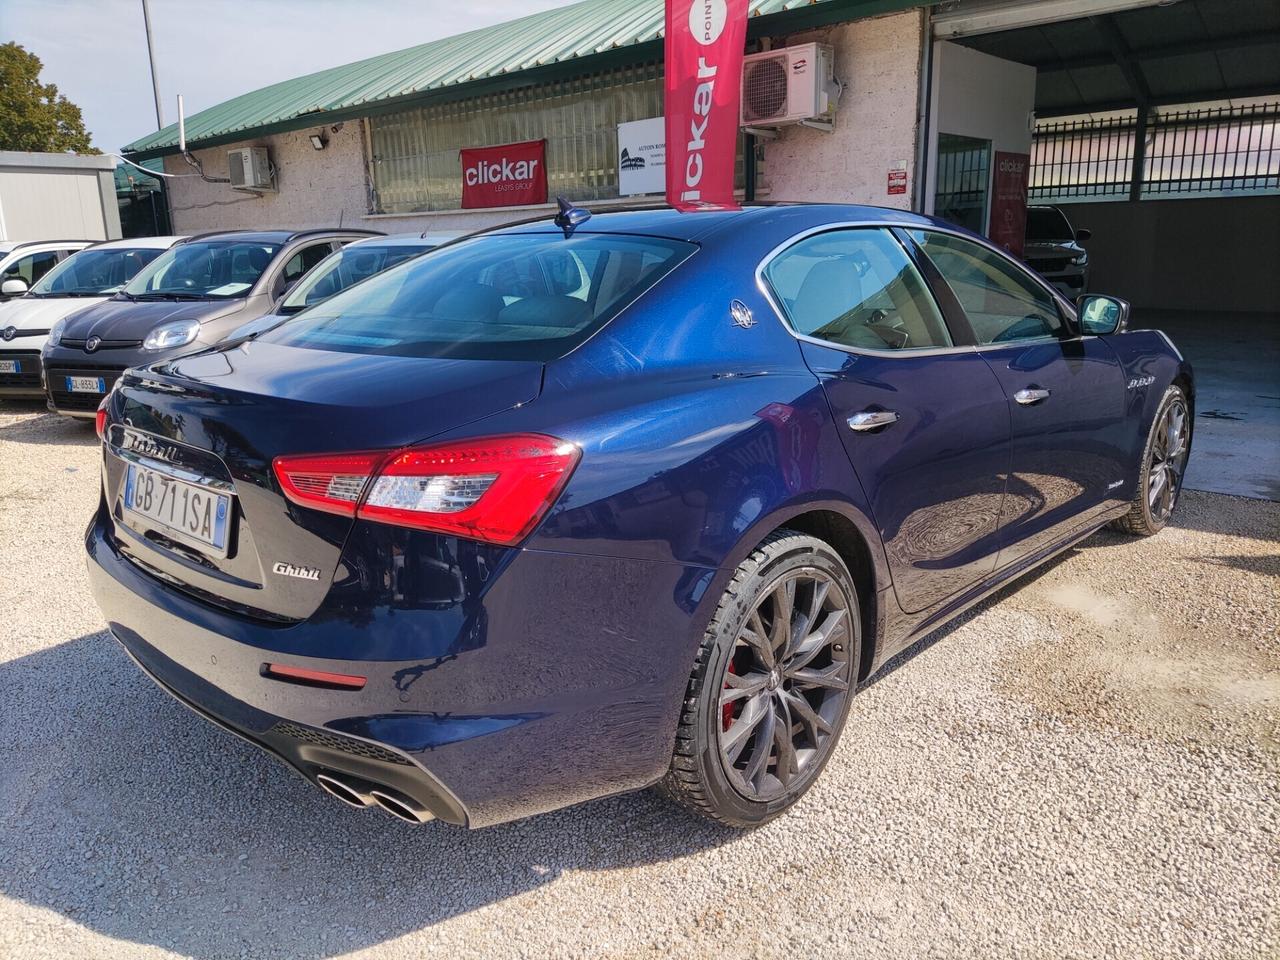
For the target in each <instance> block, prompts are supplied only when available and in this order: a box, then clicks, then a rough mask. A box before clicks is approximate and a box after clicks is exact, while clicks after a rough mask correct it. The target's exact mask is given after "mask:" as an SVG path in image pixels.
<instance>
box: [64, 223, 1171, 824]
mask: <svg viewBox="0 0 1280 960" xmlns="http://www.w3.org/2000/svg"><path fill="white" fill-rule="evenodd" d="M833 223H842V224H849V223H876V224H887V225H894V224H902V225H913V226H927V225H930V224H933V223H935V222H934V221H931V220H929V219H927V218H923V217H919V216H916V215H913V214H906V213H901V212H897V211H887V210H879V209H876V208H864V207H834V206H820V205H819V206H797V207H776V208H752V209H748V210H746V211H742V212H727V213H715V214H706V215H696V216H689V215H684V216H682V215H678V214H675V213H673V212H671V211H648V212H638V213H620V214H611V215H600V216H597V217H595V218H593V219H592V220H591V221H589V222H588V224H587V225H585V226H584V227H582V228H580V229H581V230H582V231H584V232H588V231H591V230H598V231H606V232H609V231H612V232H618V233H631V234H641V235H648V236H655V237H669V238H673V239H679V240H688V241H692V242H694V243H697V244H698V246H699V248H698V250H697V252H696V253H694V254H693V255H692V256H690V257H689V258H688V259H687V260H686V261H685V262H683V263H682V264H681V265H680V266H679V267H678V268H676V269H675V270H674V271H672V272H671V273H669V274H668V275H666V276H665V277H664V278H663V279H661V280H659V281H658V282H657V283H656V284H655V285H653V286H652V287H651V288H649V289H648V290H647V291H646V292H645V293H643V295H641V296H640V297H639V299H638V300H636V301H635V302H634V303H632V304H631V305H630V306H629V307H627V308H626V309H625V310H623V311H622V313H621V314H619V315H618V316H616V317H614V318H613V319H612V320H611V321H610V322H609V323H607V324H606V325H605V326H604V327H603V328H602V329H600V330H599V331H598V332H596V333H595V334H594V335H593V336H592V337H591V338H590V339H588V340H587V341H586V342H584V343H582V344H581V345H580V346H578V347H577V348H576V349H574V350H572V351H571V352H569V353H568V354H567V355H565V356H562V357H559V358H557V359H553V360H550V361H548V362H546V363H540V362H535V361H497V360H491V361H478V360H452V361H448V360H423V359H406V358H401V357H390V356H379V355H376V354H360V355H354V354H339V353H327V352H325V351H319V350H301V349H293V348H286V347H280V346H277V345H274V344H270V343H260V342H245V343H240V344H237V345H236V346H234V347H231V348H227V349H221V350H219V349H214V350H211V351H206V352H204V353H201V354H196V355H194V356H191V357H186V358H182V359H179V360H176V361H171V362H166V363H162V364H157V365H154V366H153V367H152V368H150V369H147V370H142V371H134V372H131V373H129V374H127V375H126V376H125V377H124V378H123V380H122V381H121V383H120V385H119V386H118V387H117V389H116V390H115V392H114V393H113V394H112V395H111V398H110V401H109V407H108V424H109V427H108V434H107V440H108V442H107V445H106V448H105V449H104V454H103V475H104V485H103V490H104V493H103V499H102V502H101V504H100V507H99V510H98V513H97V515H96V516H95V518H94V520H93V522H92V523H91V524H90V527H89V530H88V531H87V534H86V546H87V549H88V553H89V560H90V563H89V567H90V573H91V581H92V584H93V589H94V593H95V596H96V598H97V600H98V602H99V604H100V605H101V607H102V609H103V611H104V614H105V615H106V617H107V620H108V623H109V624H110V626H111V629H112V631H113V633H114V634H115V635H116V637H117V638H118V639H119V640H120V641H121V642H122V643H123V644H124V646H125V647H126V648H127V649H129V651H130V652H131V653H132V654H133V655H134V657H135V658H136V659H137V660H138V661H139V662H140V663H142V664H143V666H144V668H145V669H147V670H148V672H149V673H151V674H152V675H153V676H155V677H156V678H157V679H158V680H159V681H160V682H161V683H162V685H164V686H165V687H166V688H167V689H169V690H170V691H171V692H173V693H175V695H177V696H179V697H180V698H181V699H183V700H184V701H186V702H188V703H189V705H191V706H193V707H194V708H195V709H197V710H199V711H201V712H202V713H204V714H206V715H208V716H210V717H212V718H213V719H215V720H217V721H218V722H221V723H223V724H225V725H227V726H230V727H231V728H233V729H235V730H236V731H237V732H239V733H241V734H242V735H245V736H248V737H249V738H250V739H252V740H254V741H255V742H258V743H260V744H262V745H264V746H266V747H268V749H271V750H272V751H273V752H275V753H277V754H278V755H280V756H281V757H282V758H284V759H285V760H286V761H287V762H289V763H290V764H291V765H293V766H294V767H295V768H296V769H298V770H299V771H300V772H302V773H303V774H304V775H307V776H311V775H312V774H313V773H314V770H315V769H317V768H319V767H324V768H325V769H339V770H346V771H349V772H351V773H352V774H353V775H360V776H366V777H369V778H371V779H372V778H375V776H384V777H385V778H387V782H389V783H394V784H397V785H398V788H399V789H402V790H403V791H404V792H406V793H411V794H412V793H413V792H414V791H415V790H417V791H419V792H418V793H417V794H415V795H416V796H419V797H420V798H421V799H422V801H423V802H424V803H426V804H428V805H429V806H431V807H432V809H434V810H435V811H436V813H437V815H438V816H441V817H443V818H445V819H451V820H453V821H455V822H465V823H467V824H469V825H472V826H479V825H484V824H489V823H495V822H500V821H503V820H508V819H512V818H514V817H518V816H525V815H529V814H531V813H537V812H540V811H544V810H550V809H553V808H555V807H558V806H562V805H564V804H567V803H573V802H577V801H580V800H585V799H589V798H591V797H597V796H602V795H605V794H609V793H614V792H619V791H623V790H630V789H634V788H638V787H642V786H645V785H647V784H650V783H653V782H654V781H655V780H657V779H658V778H659V777H660V776H661V775H662V774H663V772H664V771H665V770H666V768H667V765H668V763H669V761H670V756H671V747H672V741H673V737H674V733H675V727H676V723H677V719H678V715H679V711H680V705H681V702H682V700H683V698H684V696H685V692H686V684H687V680H688V677H689V673H690V669H691V666H692V664H693V659H694V656H695V652H696V650H697V647H698V645H699V642H700V640H701V638H702V636H703V632H704V631H705V629H706V627H707V624H708V623H709V622H710V620H711V618H712V616H713V614H714V612H715V609H716V606H717V604H718V603H719V600H720V597H721V594H722V592H723V590H724V588H725V586H726V585H727V583H728V582H729V580H730V578H731V577H732V575H733V572H734V570H735V568H736V567H737V565H738V564H739V563H740V562H741V561H742V560H743V559H744V558H745V557H746V556H747V555H748V554H749V553H750V552H751V551H752V550H754V549H755V548H756V546H757V545H758V544H759V543H760V542H761V541H762V540H764V539H765V537H767V536H768V535H769V534H770V533H771V532H772V531H774V530H777V529H779V528H780V527H785V526H787V525H788V524H793V523H799V524H802V525H807V527H806V529H818V528H820V527H821V526H822V525H823V524H826V525H827V526H830V527H832V528H833V529H834V528H838V529H840V530H842V531H845V546H846V548H848V544H849V543H853V542H855V541H856V544H857V547H856V550H855V553H854V554H850V555H849V557H848V559H849V560H850V563H851V566H854V567H856V569H855V570H854V572H855V574H856V575H857V576H859V577H860V579H861V582H860V587H861V590H860V603H861V606H862V607H863V610H862V612H863V623H862V628H863V645H864V649H863V658H862V664H863V674H864V675H866V674H867V673H869V672H870V671H872V670H874V669H876V667H878V666H879V665H880V664H881V663H883V662H884V660H885V658H886V657H888V656H891V655H892V653H894V652H895V651H896V650H898V649H900V648H901V647H902V646H903V645H905V644H906V643H909V642H910V641H911V640H912V639H913V638H915V637H917V636H919V635H921V633H922V632H924V631H926V630H927V629H930V628H931V627H932V626H933V625H936V624H937V623H939V622H941V621H942V620H944V619H946V618H947V617H949V616H952V615H954V614H955V613H956V612H958V611H960V610H962V609H964V608H965V607H966V606H968V605H971V604H972V603H974V602H976V601H977V600H978V599H980V598H981V597H982V596H984V595H986V594H987V593H990V592H991V591H992V590H994V589H996V588H997V587H998V586H999V585H1001V584H1002V583H1004V582H1007V580H1008V578H1010V577H1012V576H1014V575H1016V573H1018V572H1020V571H1021V570H1023V569H1026V568H1027V566H1029V565H1031V564H1034V563H1035V562H1038V561H1039V560H1040V559H1043V558H1044V557H1046V556H1048V555H1051V554H1052V553H1053V552H1056V551H1057V550H1060V549H1062V548H1064V547H1065V546H1067V545H1069V544H1070V543H1071V542H1074V541H1075V540H1078V539H1079V537H1081V536H1083V535H1084V534H1086V533H1088V532H1089V531H1091V530H1093V529H1096V528H1097V527H1098V526H1100V525H1101V524H1103V523H1105V522H1106V521H1107V520H1109V519H1111V518H1113V517H1115V516H1117V515H1119V514H1120V513H1122V512H1123V511H1124V510H1125V509H1126V506H1127V502H1128V500H1129V499H1131V498H1132V496H1133V494H1134V490H1135V485H1136V482H1137V471H1138V458H1139V452H1140V450H1141V445H1142V443H1143V442H1144V441H1145V437H1146V434H1147V430H1148V428H1149V426H1150V423H1151V419H1152V417H1153V416H1154V414H1155V405H1156V404H1158V402H1159V398H1160V397H1161V396H1162V395H1163V392H1164V390H1165V388H1166V387H1167V386H1168V385H1169V384H1170V383H1172V382H1174V380H1175V379H1179V380H1180V381H1181V382H1184V383H1185V384H1186V387H1187V391H1188V393H1189V394H1190V393H1191V392H1192V391H1191V380H1190V369H1189V368H1188V367H1187V366H1186V365H1185V363H1183V362H1182V361H1181V359H1180V358H1179V357H1178V356H1177V354H1176V351H1174V350H1172V349H1171V347H1170V345H1169V344H1168V342H1167V341H1166V340H1164V339H1163V337H1162V336H1161V335H1159V334H1149V333H1126V334H1118V335H1114V336H1110V337H1088V338H1071V339H1068V340H1065V341H1056V340H1055V341H1052V342H1045V341H1036V342H1027V343H1021V344H1011V345H1006V346H1000V347H997V348H985V349H978V348H967V349H957V350H953V351H941V352H936V353H927V352H926V353H924V354H920V355H912V354H910V353H903V354H902V355H900V356H885V355H879V354H869V353H859V352H858V351H854V350H847V349H842V348H837V347H834V346H827V345H823V344H820V343H817V342H814V341H809V340H802V339H799V338H797V337H796V336H794V335H793V334H792V333H791V332H790V331H789V330H788V329H787V327H786V325H785V323H784V322H783V319H782V318H781V317H780V316H779V315H778V314H777V312H776V311H775V309H774V307H773V305H772V303H771V301H770V299H769V297H768V295H767V293H766V291H765V289H763V288H762V286H761V285H760V284H759V283H757V280H756V275H755V270H756V267H757V265H758V264H759V263H760V262H761V260H762V259H763V258H765V257H766V256H767V255H768V254H769V253H770V252H771V251H773V250H775V249H776V248H778V247H779V245H781V244H783V243H785V242H786V241H787V240H788V238H791V237H793V236H795V235H797V234H799V233H801V232H803V231H806V230H811V229H813V228H815V227H822V226H824V225H827V224H833ZM947 229H954V228H950V227H948V228H947ZM504 232H521V233H528V232H537V233H547V234H552V235H554V234H558V233H559V232H560V231H559V228H555V227H552V226H550V225H549V224H545V223H540V224H525V225H517V226H514V227H510V228H507V230H506V231H504ZM733 300H738V301H740V303H741V304H742V306H744V307H745V308H746V310H747V311H749V315H750V318H749V322H747V323H739V322H735V320H734V319H732V318H731V316H730V313H729V311H728V305H729V303H730V302H731V301H733ZM1139 382H1141V384H1142V385H1140V386H1139V385H1137V384H1138V383H1139ZM1028 385H1039V386H1043V387H1044V388H1046V389H1049V390H1050V391H1051V394H1052V398H1051V400H1052V402H1047V403H1045V404H1043V405H1042V406H1035V407H1028V406H1023V405H1020V404H1018V403H1017V402H1016V401H1015V400H1014V398H1013V394H1014V393H1016V391H1017V390H1019V389H1021V388H1023V387H1025V386H1028ZM867 408H884V409H894V410H895V411H897V412H898V413H899V415H900V420H899V422H898V423H896V424H894V425H893V426H892V427H890V428H888V429H885V430H883V431H881V432H874V433H858V434H855V433H853V432H852V431H850V430H849V429H848V427H847V426H846V425H845V421H846V420H847V418H848V417H849V416H850V415H851V414H852V413H855V412H858V411H861V410H864V409H867ZM126 428H127V429H129V430H134V431H142V432H143V433H146V434H149V435H154V436H156V437H159V438H163V439H168V440H171V441H173V443H174V448H173V449H172V450H171V451H169V455H170V456H171V457H172V458H175V462H177V461H178V460H181V459H182V458H187V459H189V460H190V461H191V463H190V464H189V465H190V467H191V468H192V469H196V468H198V469H199V470H200V472H202V473H204V474H206V475H210V476H216V477H221V478H223V479H224V480H225V482H227V483H229V484H233V485H234V489H235V492H236V495H237V497H238V498H239V502H240V510H241V514H242V515H241V517H240V520H239V527H238V530H237V531H236V534H237V535H238V536H239V537H240V543H241V546H240V549H239V550H238V551H237V552H236V553H235V554H234V555H233V556H232V557H231V558H229V559H228V561H227V562H226V563H225V564H224V565H223V567H221V568H218V569H213V568H211V567H210V566H209V565H202V564H201V563H200V562H198V559H197V558H192V557H190V556H186V555H184V554H182V553H181V551H174V550H172V549H170V545H167V544H165V543H164V542H160V541H157V540H156V538H155V537H154V536H152V535H150V534H149V533H148V532H147V531H146V530H145V529H144V527H143V526H141V525H139V524H138V523H137V522H136V520H135V519H134V518H131V517H130V516H128V515H125V514H124V513H122V512H121V510H120V508H119V504H118V502H117V499H116V498H117V496H118V490H119V486H120V483H121V474H122V471H123V462H124V461H123V460H122V459H121V456H122V455H123V454H122V448H121V444H122V443H123V442H124V441H123V440H122V439H121V438H122V437H123V436H124V434H123V433H121V432H119V431H122V430H124V429H126ZM515 432H529V433H545V434H549V435H552V436H555V437H559V438H561V439H563V440H567V441H571V442H573V443H574V444H577V445H578V447H579V448H580V449H581V460H580V463H579V465H578V467H577V469H576V471H575V472H574V473H573V475H572V478H571V479H570V481H569V483H568V485H567V486H566V487H565V489H564V490H563V492H562V493H561V494H560V496H559V497H558V499H557V500H556V502H555V504H554V506H553V507H552V509H551V510H550V512H549V513H548V514H547V515H546V517H545V518H544V519H543V520H542V522H541V523H540V524H539V526H538V527H537V528H536V529H535V530H534V531H533V532H532V533H531V534H530V535H529V536H528V537H527V538H526V539H525V540H524V541H523V542H522V543H521V544H519V545H518V546H516V547H504V546H495V545H491V544H484V543H480V542H478V541H474V540H469V539H465V538H461V537H457V536H446V535H442V534H437V533H430V532H426V531H422V530H412V529H406V528H401V527H396V526H390V525H387V524H381V523H375V522H370V521H367V520H355V521H350V520H346V519H343V518H340V517H336V516H332V515H329V514H323V513H319V512H317V511H310V510H306V509H302V508H299V507H297V506H296V505H293V504H290V503H288V502H287V501H285V499H284V498H283V497H282V496H281V493H280V490H279V488H278V486H277V485H276V483H275V480H274V477H273V476H272V475H271V469H270V461H271V458H272V457H273V456H277V455H280V454H298V453H313V452H329V451H342V450H357V449H387V448H394V447H397V446H400V445H404V444H408V443H415V442H421V441H424V440H428V439H430V440H433V441H445V440H450V439H462V438H469V437H478V436H492V435H499V434H504V433H515ZM353 438H355V439H353ZM815 524H817V525H818V526H817V527H815ZM848 549H852V548H848ZM855 554H856V555H855ZM291 556H304V557H305V558H307V562H308V563H314V564H315V565H316V566H317V567H318V568H320V569H321V570H322V573H323V575H322V576H321V577H320V578H319V580H318V581H317V582H311V583H304V582H288V581H286V580H285V579H284V578H270V577H266V576H265V575H264V574H263V572H262V570H261V569H260V568H261V567H262V566H263V565H264V564H265V565H269V563H270V561H273V560H275V559H280V558H288V557H291ZM255 558H256V560H255ZM277 658H279V659H284V660H286V661H287V662H288V663H290V664H297V665H301V666H305V667H309V668H311V669H316V670H326V671H332V672H336V673H340V674H352V673H358V674H360V675H361V676H363V677H366V678H367V684H366V685H365V686H364V687H363V689H360V690H358V691H351V690H321V689H315V688H311V687H305V686H298V685H291V684H286V683H281V682H278V681H277V680H274V679H271V678H270V677H268V676H265V675H264V674H263V667H264V664H265V663H267V662H270V661H272V660H274V659H277ZM193 678H194V679H193ZM282 724H283V725H284V726H282ZM291 725H293V726H291ZM295 726H296V727H301V728H305V729H306V730H311V731H324V732H327V734H326V735H332V736H333V737H334V738H335V740H334V743H329V742H328V741H325V740H324V737H323V736H321V735H319V734H314V735H313V734H305V735H300V734H297V731H296V730H295ZM282 730H284V731H286V732H281V731H282ZM300 736H301V737H302V739H299V737H300ZM307 737H310V738H311V739H307ZM343 741H345V742H346V743H347V746H346V747H343V746H342V742H343ZM335 743H336V744H337V745H336V746H335ZM351 744H356V745H360V746H359V748H358V749H357V748H356V747H352V746H351ZM360 749H363V750H365V752H366V753H367V754H369V755H368V756H366V755H362V754H360V752H359V751H360ZM378 749H382V750H383V752H384V753H387V752H388V751H389V755H390V757H391V758H390V759H387V757H384V756H382V755H381V754H378V753H377V750H378ZM344 751H345V752H344ZM406 771H408V772H407V773H406ZM415 778H416V779H415Z"/></svg>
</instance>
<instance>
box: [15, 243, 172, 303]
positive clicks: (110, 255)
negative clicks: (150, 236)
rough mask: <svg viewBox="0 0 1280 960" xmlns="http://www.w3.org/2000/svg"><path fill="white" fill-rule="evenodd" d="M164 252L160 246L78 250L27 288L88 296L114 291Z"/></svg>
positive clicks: (38, 293) (43, 294)
mask: <svg viewBox="0 0 1280 960" xmlns="http://www.w3.org/2000/svg"><path fill="white" fill-rule="evenodd" d="M163 252H164V250H163V249H161V248H160V247H138V248H123V249H122V248H120V247H114V248H112V249H109V250H81V251H80V252H79V253H75V254H72V255H71V256H69V257H67V259H65V260H63V261H62V262H61V263H60V264H58V265H57V266H56V267H54V268H53V269H52V270H50V271H49V272H48V273H46V274H45V275H44V276H43V277H41V278H40V280H39V281H38V282H37V283H36V285H35V286H34V287H32V288H31V293H32V295H33V296H37V297H88V296H100V295H102V294H104V293H114V292H115V291H117V290H119V289H120V288H121V287H123V286H124V285H125V284H126V283H128V282H129V281H130V280H132V279H133V277H134V275H135V274H136V273H137V272H138V271H139V270H141V269H142V268H143V267H145V266H146V265H147V264H148V263H150V262H151V261H152V260H154V259H155V258H156V257H158V256H160V254H162V253H163Z"/></svg>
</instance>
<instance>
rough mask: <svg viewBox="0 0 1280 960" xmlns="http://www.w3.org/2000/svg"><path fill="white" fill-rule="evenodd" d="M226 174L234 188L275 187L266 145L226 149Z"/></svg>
mask: <svg viewBox="0 0 1280 960" xmlns="http://www.w3.org/2000/svg"><path fill="white" fill-rule="evenodd" d="M227 171H228V172H227V176H228V177H230V178H231V186H232V188H233V189H235V190H252V191H254V192H255V193H260V192H262V191H263V190H274V189H275V188H276V185H275V178H274V177H273V176H272V172H271V160H270V158H269V157H268V156H267V148H266V147H242V148H241V149H239V150H228V151H227Z"/></svg>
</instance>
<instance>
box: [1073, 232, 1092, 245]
mask: <svg viewBox="0 0 1280 960" xmlns="http://www.w3.org/2000/svg"><path fill="white" fill-rule="evenodd" d="M1092 239H1093V231H1092V230H1077V231H1076V243H1084V242H1086V241H1088V240H1092Z"/></svg>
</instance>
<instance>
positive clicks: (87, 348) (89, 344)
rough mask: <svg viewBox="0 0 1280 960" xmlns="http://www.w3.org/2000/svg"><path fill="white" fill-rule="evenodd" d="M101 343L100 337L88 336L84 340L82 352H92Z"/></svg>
mask: <svg viewBox="0 0 1280 960" xmlns="http://www.w3.org/2000/svg"><path fill="white" fill-rule="evenodd" d="M101 343H102V339H101V338H100V337H90V338H89V339H88V340H86V341H85V342H84V352H85V353H93V351H95V350H97V349H98V347H99V345H101Z"/></svg>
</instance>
